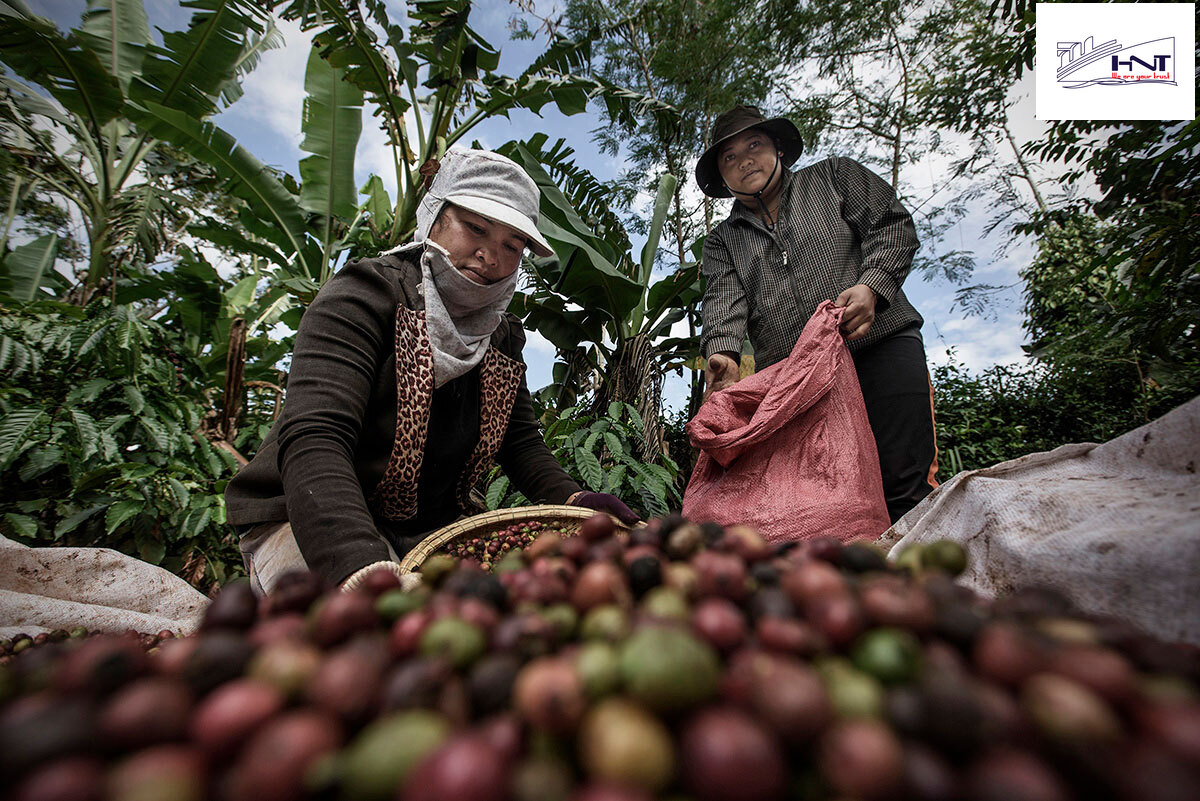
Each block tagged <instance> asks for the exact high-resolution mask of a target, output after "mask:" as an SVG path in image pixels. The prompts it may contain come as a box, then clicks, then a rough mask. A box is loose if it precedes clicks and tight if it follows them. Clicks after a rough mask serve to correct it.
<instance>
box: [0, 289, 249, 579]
mask: <svg viewBox="0 0 1200 801" xmlns="http://www.w3.org/2000/svg"><path fill="white" fill-rule="evenodd" d="M179 340H180V338H179V337H178V335H177V334H175V333H173V332H172V331H171V330H169V329H168V328H166V327H164V326H163V325H160V324H159V323H156V322H153V321H148V320H144V319H142V318H140V317H139V316H138V315H137V314H135V313H134V312H133V310H132V309H131V308H130V307H129V306H113V305H112V304H111V303H109V302H108V301H107V300H98V301H95V302H93V303H91V304H90V305H88V306H87V307H86V308H84V309H79V308H78V307H74V306H68V305H64V304H59V303H54V302H50V301H42V302H38V303H33V304H28V305H23V306H9V307H6V308H5V309H4V314H3V315H0V376H3V378H2V379H0V482H3V485H4V487H5V494H4V497H3V498H2V499H0V532H3V533H4V534H5V536H8V537H11V538H14V539H16V540H19V541H21V542H24V543H26V544H28V545H33V546H44V545H52V544H62V545H79V546H104V547H111V548H116V549H118V550H121V551H124V552H126V553H129V554H133V555H135V556H138V557H139V558H141V559H144V560H146V561H149V562H152V563H154V564H161V565H163V566H164V567H167V568H169V569H172V570H174V571H176V572H182V573H185V575H187V577H189V578H191V579H192V580H193V581H194V582H195V583H197V584H198V585H201V586H204V587H207V586H208V583H209V582H212V581H217V582H222V581H224V580H225V579H226V578H227V577H228V576H230V575H231V574H232V573H233V572H235V571H237V570H238V569H240V568H239V566H240V559H239V558H238V554H237V549H236V546H235V545H234V544H233V541H232V538H231V536H230V532H229V531H228V529H227V528H226V527H225V526H224V525H223V524H224V522H225V507H224V499H223V497H222V492H223V491H224V486H225V483H226V481H227V480H228V479H229V478H230V477H231V476H232V474H233V471H234V469H235V464H234V462H233V459H232V457H231V456H230V455H229V454H228V453H226V452H224V451H221V450H218V449H216V448H214V447H213V446H212V445H211V444H210V443H209V442H208V440H207V439H205V438H204V437H203V436H200V435H199V433H198V432H200V431H201V430H202V427H203V421H204V418H205V415H206V413H207V406H206V404H205V402H204V398H203V396H202V395H201V394H200V392H199V391H197V390H195V389H193V387H195V386H197V385H198V384H200V383H201V382H200V380H199V378H200V376H201V374H202V368H201V366H200V365H199V364H198V363H197V362H196V361H195V360H194V359H191V358H189V357H188V355H187V351H186V348H185V347H184V346H183V345H182V344H181V342H180V341H179ZM200 557H203V560H201V559H200ZM189 560H190V561H189ZM185 564H186V565H187V566H188V568H189V570H188V571H184V567H185ZM198 565H205V567H206V569H205V571H204V572H201V571H200V570H198V568H197V566H198ZM189 574H190V575H189Z"/></svg>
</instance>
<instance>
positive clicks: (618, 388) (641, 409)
mask: <svg viewBox="0 0 1200 801" xmlns="http://www.w3.org/2000/svg"><path fill="white" fill-rule="evenodd" d="M613 401H621V402H622V403H628V404H630V405H632V406H633V407H634V408H635V409H637V410H638V414H639V415H641V417H642V424H643V427H642V438H643V440H644V444H643V446H642V449H641V453H637V454H634V456H635V457H637V458H638V459H641V460H642V461H643V462H657V461H658V459H659V457H660V456H662V452H663V430H662V417H661V407H662V373H661V372H659V370H658V365H657V363H656V359H655V353H654V349H653V347H651V344H650V339H649V337H647V336H646V335H645V334H638V335H637V336H635V337H632V338H631V339H627V340H625V342H624V343H623V344H622V345H621V346H620V347H619V348H618V349H617V352H616V353H615V354H613V360H612V362H610V363H609V364H608V367H607V370H606V371H605V376H604V381H603V383H602V384H601V385H600V388H599V389H598V390H597V391H596V402H595V406H594V411H595V413H596V414H607V412H608V405H609V404H610V403H612V402H613Z"/></svg>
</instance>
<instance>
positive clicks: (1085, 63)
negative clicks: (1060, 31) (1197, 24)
mask: <svg viewBox="0 0 1200 801" xmlns="http://www.w3.org/2000/svg"><path fill="white" fill-rule="evenodd" d="M1092 40H1093V37H1091V36H1089V37H1088V38H1086V39H1084V40H1083V41H1082V42H1059V43H1058V82H1059V83H1060V84H1063V85H1064V86H1065V87H1066V88H1068V89H1082V88H1083V87H1085V86H1126V85H1129V84H1150V83H1169V84H1171V85H1172V86H1178V84H1177V83H1175V75H1174V70H1175V37H1174V36H1168V37H1165V38H1163V39H1152V40H1150V41H1149V42H1142V43H1141V44H1135V45H1129V46H1128V47H1121V45H1120V44H1119V43H1118V42H1117V40H1116V39H1110V40H1109V41H1107V42H1105V43H1104V44H1102V45H1100V46H1096V45H1095V44H1094V43H1093V41H1092Z"/></svg>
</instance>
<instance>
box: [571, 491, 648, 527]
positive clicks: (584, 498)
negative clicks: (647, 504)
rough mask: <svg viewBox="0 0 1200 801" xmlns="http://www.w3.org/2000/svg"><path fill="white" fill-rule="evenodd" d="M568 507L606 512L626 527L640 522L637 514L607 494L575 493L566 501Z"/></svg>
mask: <svg viewBox="0 0 1200 801" xmlns="http://www.w3.org/2000/svg"><path fill="white" fill-rule="evenodd" d="M567 504H568V505H570V506H582V507H584V508H587V509H595V510H596V511H597V512H608V513H609V514H610V515H612V516H613V517H615V518H617V519H618V520H620V521H621V522H622V523H624V524H625V525H627V526H632V525H633V524H634V523H636V522H637V521H639V520H641V518H640V517H638V516H637V512H635V511H633V510H632V509H630V508H629V507H628V506H626V505H625V504H624V503H622V502H621V499H620V498H618V497H617V496H616V495H610V494H608V493H607V492H577V493H575V494H574V495H572V496H571V497H570V498H568V499H567Z"/></svg>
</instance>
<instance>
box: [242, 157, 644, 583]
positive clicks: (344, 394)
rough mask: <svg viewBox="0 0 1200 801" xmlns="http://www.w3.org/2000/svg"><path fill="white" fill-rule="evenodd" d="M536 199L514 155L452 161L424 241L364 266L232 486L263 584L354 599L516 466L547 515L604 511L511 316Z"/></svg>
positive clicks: (540, 246)
mask: <svg viewBox="0 0 1200 801" xmlns="http://www.w3.org/2000/svg"><path fill="white" fill-rule="evenodd" d="M538 199H539V193H538V189H537V186H536V184H534V182H533V181H532V180H531V179H530V178H529V176H528V175H526V174H525V173H524V172H523V171H522V170H521V168H520V167H518V166H517V165H516V164H515V163H514V162H512V161H510V160H509V159H507V158H505V157H503V156H500V155H499V154H496V153H491V152H488V151H482V150H466V149H460V148H452V149H451V150H450V151H448V152H447V153H446V155H445V157H444V158H443V159H442V162H441V165H440V169H439V170H438V172H437V175H436V177H435V178H434V180H433V183H432V185H431V186H430V189H429V192H428V193H427V194H426V196H425V198H424V199H423V200H422V202H421V204H420V206H419V208H418V210H417V229H416V234H415V236H414V238H413V241H412V242H409V243H407V244H404V245H401V246H400V247H397V248H395V249H393V250H391V251H388V252H386V253H384V254H381V255H380V256H379V257H378V258H375V259H362V260H359V261H356V262H352V263H350V264H347V265H346V266H345V267H344V268H343V269H342V270H340V271H339V272H338V273H337V274H336V275H335V276H334V277H333V278H332V279H331V280H330V281H329V282H328V283H327V284H326V285H325V286H324V287H322V289H321V291H320V293H318V295H317V298H316V300H314V301H313V303H312V305H311V306H310V307H309V308H308V310H307V311H306V312H305V314H304V317H303V319H302V321H301V323H300V329H299V331H298V332H297V336H296V348H295V352H294V354H293V357H292V363H291V369H290V373H289V377H288V394H287V402H286V404H285V406H284V409H283V412H282V413H281V415H280V417H279V419H278V420H277V421H276V423H275V425H274V427H273V428H272V429H271V432H270V433H269V434H268V435H267V437H266V439H265V440H264V441H263V444H262V447H261V448H260V449H259V451H258V453H257V454H256V455H255V457H254V459H253V460H252V461H251V462H250V464H248V465H247V466H246V467H245V468H243V469H242V470H241V472H239V473H238V475H237V476H236V477H235V478H234V479H233V480H232V481H231V482H230V483H229V487H228V488H227V490H226V493H225V500H226V510H227V519H228V521H229V522H230V523H231V524H233V525H234V526H235V527H237V528H238V529H239V531H241V532H242V538H241V548H242V554H243V556H244V558H245V560H246V566H247V570H248V571H249V573H250V578H251V583H252V584H253V586H254V587H255V589H256V590H258V591H259V592H270V590H271V588H272V587H273V586H274V583H275V580H276V579H277V578H278V577H279V576H280V575H281V574H282V573H284V572H286V571H287V570H290V569H295V568H302V567H305V566H307V567H308V568H310V569H312V570H314V571H316V572H318V573H320V574H321V575H322V576H324V577H325V578H326V579H328V580H330V581H332V582H335V583H339V584H345V583H350V584H353V583H355V582H356V580H357V578H358V577H359V576H361V575H364V574H365V573H366V572H367V571H369V570H371V569H374V568H376V567H380V566H387V567H389V568H390V569H396V567H397V562H398V557H399V556H402V555H403V554H404V553H405V552H407V551H408V550H409V549H410V548H412V547H413V546H414V545H415V544H416V543H418V542H420V540H421V539H422V538H423V537H424V536H425V535H426V534H428V533H429V532H431V531H433V530H434V529H437V528H440V527H441V526H444V525H446V524H447V523H450V522H451V521H453V520H455V519H456V518H458V517H461V516H462V515H463V514H466V513H469V512H470V511H472V507H471V504H470V502H469V500H468V494H469V492H470V490H471V488H472V487H473V486H474V485H475V483H476V482H477V481H478V480H479V478H480V477H481V476H483V475H484V474H485V473H486V471H487V470H488V469H490V468H491V466H492V464H493V463H495V462H498V463H499V464H500V465H501V467H502V468H503V469H504V471H505V473H506V474H507V475H508V476H509V478H510V479H511V480H512V483H513V485H514V486H515V487H516V488H517V489H519V490H520V491H521V492H522V493H524V494H525V496H526V497H528V498H530V499H531V500H533V501H535V502H542V503H566V502H570V503H574V504H576V505H580V506H590V507H592V508H597V509H603V510H605V511H609V512H612V513H614V514H616V515H617V516H618V517H621V518H622V519H624V520H626V521H627V522H633V521H634V520H636V519H637V516H636V514H634V513H633V512H631V511H630V510H629V508H628V507H626V506H625V505H624V504H623V503H621V501H620V500H618V499H617V498H615V497H614V496H611V495H603V494H599V493H587V492H583V491H582V490H581V488H580V487H579V485H578V484H576V483H575V481H573V480H572V479H571V478H570V476H568V475H567V473H566V472H565V471H564V470H563V469H562V467H560V466H559V464H558V462H557V461H556V460H555V459H554V456H553V455H552V454H551V453H550V450H549V449H548V448H547V447H546V444H545V442H544V441H543V440H542V437H541V433H540V431H539V429H538V426H537V421H536V419H535V418H534V414H533V406H532V403H531V400H530V396H529V389H528V387H527V385H526V382H525V377H524V374H525V363H524V362H523V361H522V359H521V350H522V347H523V346H524V344H525V333H524V331H523V330H522V328H521V325H520V322H519V321H518V320H517V318H516V317H514V316H513V315H511V314H507V313H506V312H505V309H506V308H507V307H508V304H509V301H511V300H512V296H513V293H514V292H515V290H516V282H517V276H516V271H517V267H518V266H519V265H520V262H521V256H522V253H523V252H524V250H525V249H526V248H528V249H530V250H531V251H533V252H534V253H535V254H537V255H539V256H550V255H553V250H552V249H551V248H550V246H549V244H548V243H547V242H546V240H545V239H544V238H543V237H542V235H541V234H540V233H539V232H538V229H537V219H538Z"/></svg>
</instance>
